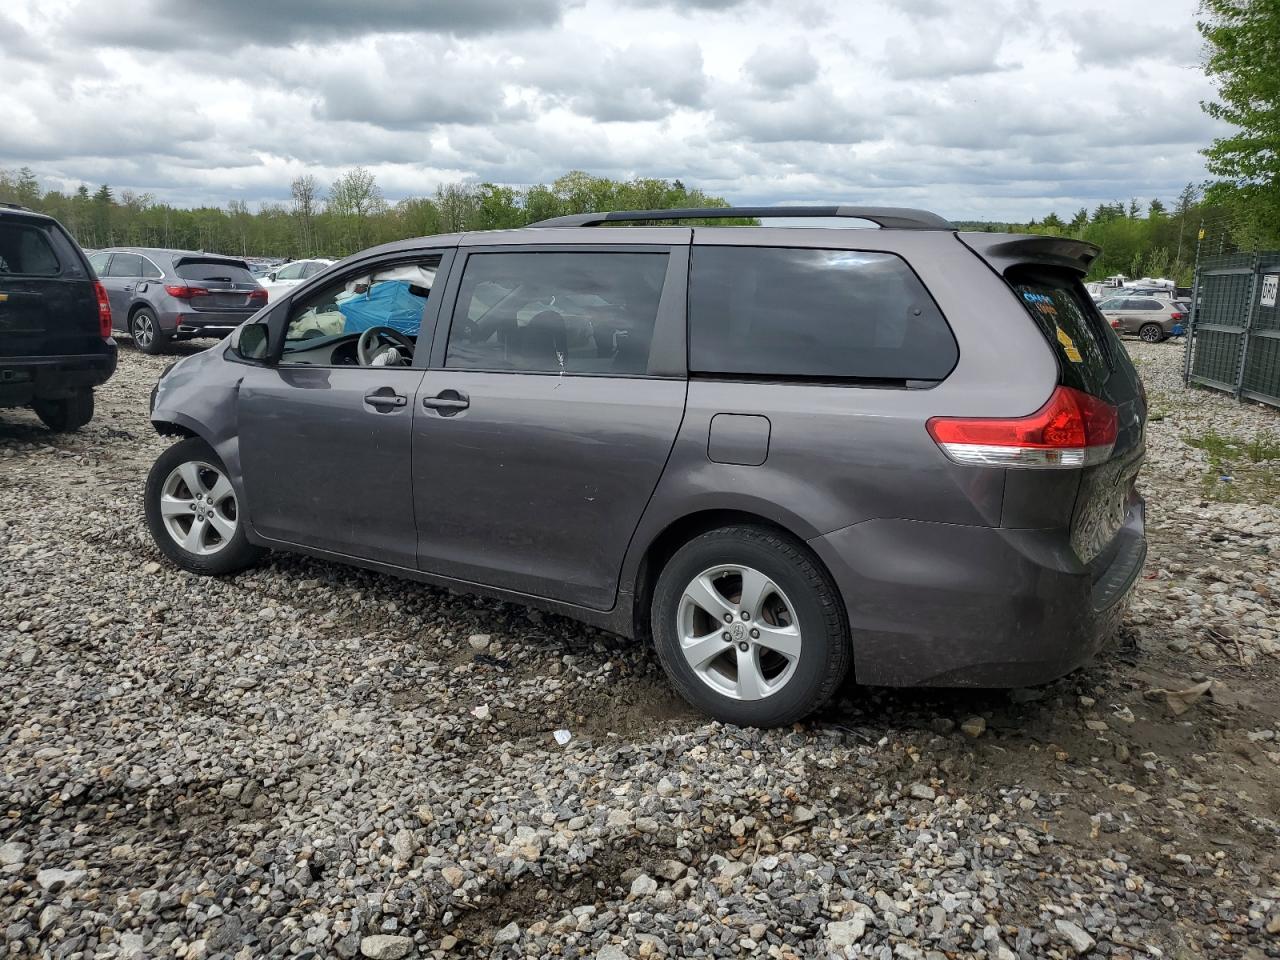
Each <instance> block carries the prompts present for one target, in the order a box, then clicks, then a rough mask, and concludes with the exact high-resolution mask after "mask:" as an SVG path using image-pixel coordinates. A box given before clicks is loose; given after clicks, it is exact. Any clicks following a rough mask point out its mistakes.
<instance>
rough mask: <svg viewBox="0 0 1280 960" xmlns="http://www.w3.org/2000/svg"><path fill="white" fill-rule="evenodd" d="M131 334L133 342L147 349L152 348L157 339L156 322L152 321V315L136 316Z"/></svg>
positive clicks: (131, 326) (142, 314)
mask: <svg viewBox="0 0 1280 960" xmlns="http://www.w3.org/2000/svg"><path fill="white" fill-rule="evenodd" d="M129 332H130V333H131V334H132V335H133V342H134V343H136V344H137V345H138V346H139V347H142V348H144V349H145V348H146V347H149V346H151V341H153V340H154V339H155V338H156V325H155V321H153V320H152V319H151V315H150V314H148V313H145V312H144V313H139V314H137V315H135V316H134V318H133V321H132V322H131V324H130V331H129Z"/></svg>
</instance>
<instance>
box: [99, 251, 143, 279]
mask: <svg viewBox="0 0 1280 960" xmlns="http://www.w3.org/2000/svg"><path fill="white" fill-rule="evenodd" d="M107 276H108V277H140V276H142V258H141V257H140V256H138V255H137V254H136V253H113V254H112V255H111V266H110V267H109V268H108V269H107Z"/></svg>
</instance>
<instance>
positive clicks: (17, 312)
mask: <svg viewBox="0 0 1280 960" xmlns="http://www.w3.org/2000/svg"><path fill="white" fill-rule="evenodd" d="M102 344H103V337H102V328H101V325H100V323H99V316H98V300H97V296H96V294H95V293H94V288H93V272H92V270H91V269H90V268H89V264H88V262H87V261H86V260H85V259H84V255H83V254H82V253H81V252H80V250H79V248H78V247H77V246H76V244H75V241H74V240H72V239H71V237H70V236H69V235H68V234H67V232H66V231H65V230H63V229H62V227H61V226H60V225H59V224H58V223H57V221H55V220H52V219H50V218H48V217H42V216H38V215H31V214H24V213H22V212H19V211H11V210H3V211H0V357H48V356H64V355H75V354H84V353H100V352H102V350H103V346H102Z"/></svg>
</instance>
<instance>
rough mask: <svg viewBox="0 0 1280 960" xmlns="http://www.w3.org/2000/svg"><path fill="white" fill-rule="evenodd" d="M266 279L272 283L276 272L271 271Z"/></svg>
mask: <svg viewBox="0 0 1280 960" xmlns="http://www.w3.org/2000/svg"><path fill="white" fill-rule="evenodd" d="M267 279H268V280H270V281H271V282H272V283H274V282H275V279H276V272H275V271H274V270H272V271H271V272H270V273H268V274H267Z"/></svg>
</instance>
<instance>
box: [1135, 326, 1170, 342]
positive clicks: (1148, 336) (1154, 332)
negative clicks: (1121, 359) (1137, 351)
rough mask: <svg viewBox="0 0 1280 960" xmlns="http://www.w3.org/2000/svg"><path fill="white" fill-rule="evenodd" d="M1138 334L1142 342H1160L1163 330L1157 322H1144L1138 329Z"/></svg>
mask: <svg viewBox="0 0 1280 960" xmlns="http://www.w3.org/2000/svg"><path fill="white" fill-rule="evenodd" d="M1138 336H1139V337H1141V338H1142V340H1143V342H1144V343H1160V342H1161V341H1162V340H1164V331H1163V330H1162V329H1160V324H1158V323H1144V324H1143V325H1142V327H1141V329H1139V330H1138Z"/></svg>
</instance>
